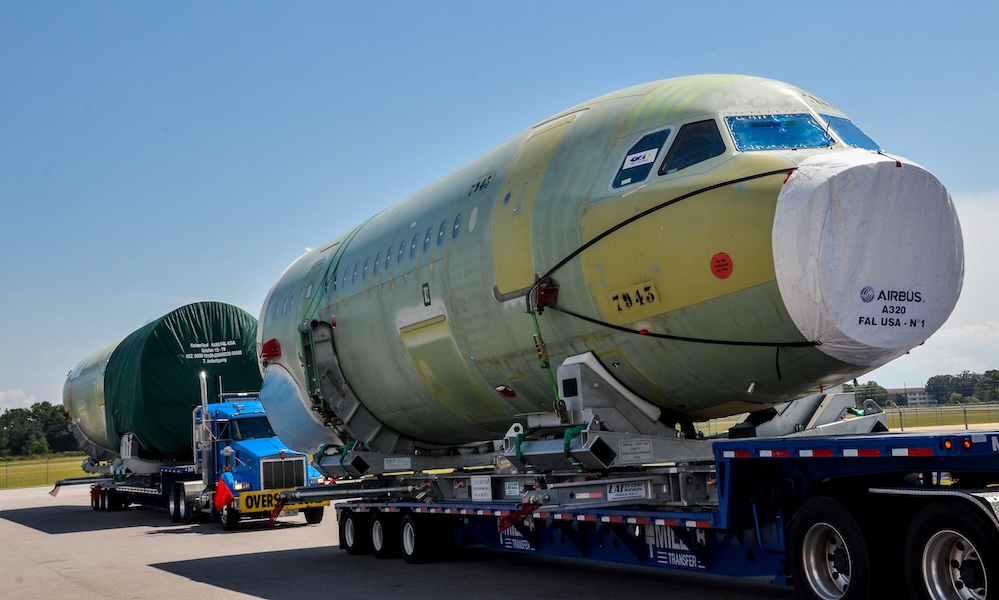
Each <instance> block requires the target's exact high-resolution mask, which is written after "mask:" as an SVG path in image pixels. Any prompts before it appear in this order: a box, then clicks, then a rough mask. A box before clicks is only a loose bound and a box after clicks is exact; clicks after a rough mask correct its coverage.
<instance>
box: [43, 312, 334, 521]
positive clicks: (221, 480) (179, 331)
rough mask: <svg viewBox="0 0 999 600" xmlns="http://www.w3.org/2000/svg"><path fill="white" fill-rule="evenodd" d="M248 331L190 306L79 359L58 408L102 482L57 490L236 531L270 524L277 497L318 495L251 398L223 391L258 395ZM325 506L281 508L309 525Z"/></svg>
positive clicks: (307, 469) (102, 504) (304, 465)
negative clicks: (204, 519)
mask: <svg viewBox="0 0 999 600" xmlns="http://www.w3.org/2000/svg"><path fill="white" fill-rule="evenodd" d="M256 329H257V320H256V319H255V318H253V316H251V315H249V314H248V313H246V312H245V311H243V310H242V309H239V308H237V307H235V306H232V305H229V304H224V303H221V302H196V303H193V304H189V305H187V306H182V307H180V308H178V309H176V310H173V311H171V312H170V313H168V314H166V315H164V316H162V317H160V318H158V319H154V320H152V321H151V322H149V323H147V324H146V325H144V326H143V327H141V328H140V329H138V330H136V331H134V332H133V333H131V334H129V335H128V336H126V337H125V338H123V339H122V340H120V341H118V342H115V343H113V344H111V345H109V346H107V347H105V348H103V349H101V350H98V351H97V352H94V353H93V354H91V355H90V356H89V357H87V358H85V359H84V360H82V361H80V363H79V364H77V365H76V367H75V368H73V369H72V370H71V371H70V372H69V374H68V375H67V377H66V383H65V385H64V387H63V405H64V406H65V407H66V419H67V425H68V427H69V430H70V432H72V434H73V436H74V437H75V438H76V440H77V442H78V443H79V445H80V448H81V449H83V450H84V451H85V452H86V453H87V455H88V458H87V460H86V461H84V464H83V470H84V471H85V472H87V473H93V474H97V475H98V476H99V477H98V478H96V479H95V478H93V477H90V478H83V479H78V480H65V481H60V482H58V483H57V484H56V490H58V487H59V486H60V485H64V484H67V483H82V484H86V483H89V484H90V485H91V504H92V505H93V508H94V509H98V510H107V511H115V510H120V509H122V508H125V507H128V506H130V505H133V504H135V505H143V506H153V507H159V508H165V509H167V510H168V511H169V514H170V518H171V519H172V520H173V521H175V522H187V521H190V520H192V519H194V518H198V517H200V516H209V515H210V516H212V517H215V518H217V519H219V520H220V521H221V522H222V525H223V527H224V528H225V529H234V528H235V527H236V526H237V524H238V523H239V521H240V520H241V519H244V518H253V517H265V516H268V515H269V514H270V513H271V511H272V508H273V505H274V502H275V500H274V495H275V493H276V492H277V491H279V490H284V489H293V488H295V487H297V486H316V485H323V484H324V483H325V481H326V480H325V479H324V478H323V477H322V476H320V474H319V472H318V471H317V470H316V469H315V468H314V467H312V466H310V465H309V464H308V463H309V458H308V456H307V455H305V454H302V453H299V452H295V451H293V450H291V449H290V448H289V447H287V446H286V445H285V444H284V443H282V441H281V440H280V439H278V437H277V436H276V435H275V433H274V431H273V430H272V429H271V426H270V423H269V422H268V420H267V416H266V415H265V414H264V408H263V406H262V405H261V403H260V401H259V400H258V395H257V393H256V392H255V391H253V392H235V393H234V392H228V391H226V390H227V389H235V390H259V389H260V384H261V379H260V372H259V370H258V368H257V361H256V341H255V340H256ZM223 380H224V381H225V387H224V386H223ZM199 382H200V383H199ZM209 398H211V399H212V403H211V404H209ZM54 493H55V490H53V495H54ZM327 505H328V502H303V503H294V504H289V505H287V506H285V507H284V508H285V512H286V513H287V512H291V511H299V510H300V511H302V512H304V513H305V518H306V520H308V522H310V523H318V522H319V521H320V520H322V518H323V509H324V507H325V506H327Z"/></svg>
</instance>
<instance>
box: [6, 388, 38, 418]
mask: <svg viewBox="0 0 999 600" xmlns="http://www.w3.org/2000/svg"><path fill="white" fill-rule="evenodd" d="M35 402H37V401H36V400H35V396H34V395H32V394H28V393H27V392H25V391H24V390H22V389H8V390H0V413H2V412H3V411H5V410H7V409H9V408H30V407H31V405H32V404H34V403H35Z"/></svg>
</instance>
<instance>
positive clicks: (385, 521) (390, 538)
mask: <svg viewBox="0 0 999 600" xmlns="http://www.w3.org/2000/svg"><path fill="white" fill-rule="evenodd" d="M371 551H372V552H373V553H374V555H375V558H395V557H397V556H399V552H400V547H399V520H398V519H396V518H395V515H391V514H388V513H382V512H376V513H375V514H374V515H372V516H371Z"/></svg>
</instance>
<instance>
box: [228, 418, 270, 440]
mask: <svg viewBox="0 0 999 600" xmlns="http://www.w3.org/2000/svg"><path fill="white" fill-rule="evenodd" d="M229 429H230V433H231V434H232V439H233V440H234V441H237V442H238V441H240V440H255V439H257V438H267V437H275V435H274V430H273V429H272V428H271V424H270V422H269V421H268V420H267V417H253V418H250V419H233V420H231V421H229Z"/></svg>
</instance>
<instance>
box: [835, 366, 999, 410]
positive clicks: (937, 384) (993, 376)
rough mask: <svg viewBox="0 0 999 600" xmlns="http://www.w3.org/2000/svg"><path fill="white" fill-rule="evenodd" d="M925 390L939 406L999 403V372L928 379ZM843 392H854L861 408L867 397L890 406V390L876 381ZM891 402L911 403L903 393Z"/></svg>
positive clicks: (898, 403)
mask: <svg viewBox="0 0 999 600" xmlns="http://www.w3.org/2000/svg"><path fill="white" fill-rule="evenodd" d="M923 389H925V390H926V393H927V394H928V395H929V396H930V398H932V399H934V400H935V401H936V403H937V404H979V403H996V402H999V371H985V372H984V373H972V372H971V371H963V372H961V373H960V374H958V375H934V376H933V377H930V378H929V379H927V380H926V385H925V386H924V387H923ZM843 391H845V392H853V393H854V395H855V396H856V398H857V403H858V405H859V404H860V403H863V401H864V400H866V399H868V398H869V399H871V400H874V401H875V402H877V403H878V404H879V405H881V406H887V405H888V404H889V402H888V400H889V397H888V390H887V389H885V388H884V387H882V386H881V385H879V384H878V382H876V381H868V382H867V383H858V384H856V385H850V384H844V385H843ZM890 400H891V401H892V402H894V403H895V404H897V405H899V406H905V405H907V404H908V398H906V396H905V394H904V393H903V394H898V395H896V396H895V397H893V398H891V399H890Z"/></svg>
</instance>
